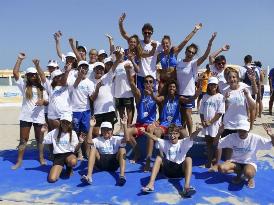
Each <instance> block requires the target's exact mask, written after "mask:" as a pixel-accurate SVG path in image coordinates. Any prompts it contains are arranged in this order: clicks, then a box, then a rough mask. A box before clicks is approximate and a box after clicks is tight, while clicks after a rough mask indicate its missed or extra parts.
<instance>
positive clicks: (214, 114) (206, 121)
mask: <svg viewBox="0 0 274 205" xmlns="http://www.w3.org/2000/svg"><path fill="white" fill-rule="evenodd" d="M199 112H200V118H201V122H202V126H203V128H204V129H203V134H204V135H205V140H206V144H207V159H208V161H207V164H206V168H211V166H212V159H213V156H214V153H215V151H216V147H215V146H214V145H213V141H214V139H215V137H216V135H217V133H218V130H219V127H220V126H221V116H222V114H224V112H225V103H224V96H223V95H222V94H220V93H218V79H217V78H216V77H210V78H209V80H208V86H207V92H206V94H205V95H204V96H203V98H202V102H201V107H200V110H199Z"/></svg>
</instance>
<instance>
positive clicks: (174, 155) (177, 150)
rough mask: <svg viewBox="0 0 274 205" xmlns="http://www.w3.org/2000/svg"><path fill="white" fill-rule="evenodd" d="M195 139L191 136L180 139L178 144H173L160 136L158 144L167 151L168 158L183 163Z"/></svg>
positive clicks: (162, 149)
mask: <svg viewBox="0 0 274 205" xmlns="http://www.w3.org/2000/svg"><path fill="white" fill-rule="evenodd" d="M192 145H193V140H190V138H189V137H187V138H184V139H182V140H178V142H177V143H176V144H172V143H171V142H170V141H169V140H163V139H160V138H158V146H159V149H160V151H162V152H163V153H165V156H166V159H167V160H169V161H172V162H175V163H177V164H181V163H182V162H183V161H184V160H185V158H186V153H187V152H188V150H189V149H190V148H191V147H192Z"/></svg>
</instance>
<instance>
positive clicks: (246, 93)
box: [242, 88, 249, 96]
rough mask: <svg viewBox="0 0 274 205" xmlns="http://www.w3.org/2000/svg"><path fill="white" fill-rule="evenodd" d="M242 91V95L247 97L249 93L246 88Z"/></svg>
mask: <svg viewBox="0 0 274 205" xmlns="http://www.w3.org/2000/svg"><path fill="white" fill-rule="evenodd" d="M242 91H243V93H244V95H245V96H247V95H248V93H249V92H248V89H247V88H244V89H243V90H242Z"/></svg>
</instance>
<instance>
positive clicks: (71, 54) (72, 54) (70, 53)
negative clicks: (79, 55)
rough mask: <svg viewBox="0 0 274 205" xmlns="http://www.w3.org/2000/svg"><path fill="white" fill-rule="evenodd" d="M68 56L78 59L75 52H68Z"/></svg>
mask: <svg viewBox="0 0 274 205" xmlns="http://www.w3.org/2000/svg"><path fill="white" fill-rule="evenodd" d="M67 57H73V58H75V59H76V55H75V54H74V53H73V52H67V55H66V58H67Z"/></svg>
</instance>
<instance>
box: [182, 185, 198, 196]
mask: <svg viewBox="0 0 274 205" xmlns="http://www.w3.org/2000/svg"><path fill="white" fill-rule="evenodd" d="M195 193H196V190H195V188H194V187H189V188H184V189H183V191H182V193H181V194H182V196H183V197H184V198H190V197H191V196H192V195H193V194H195Z"/></svg>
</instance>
